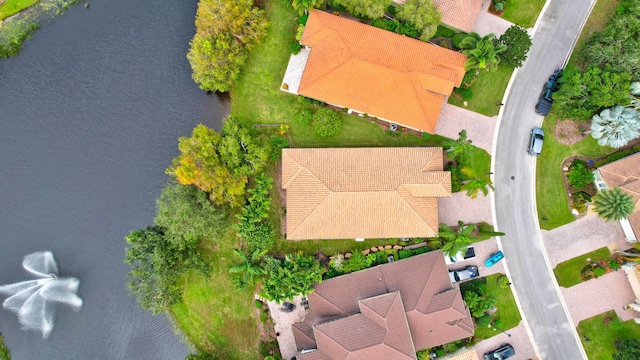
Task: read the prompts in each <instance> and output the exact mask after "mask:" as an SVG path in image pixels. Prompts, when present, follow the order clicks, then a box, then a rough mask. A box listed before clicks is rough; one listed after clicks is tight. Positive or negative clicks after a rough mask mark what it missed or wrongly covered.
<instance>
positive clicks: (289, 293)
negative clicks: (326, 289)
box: [260, 252, 325, 303]
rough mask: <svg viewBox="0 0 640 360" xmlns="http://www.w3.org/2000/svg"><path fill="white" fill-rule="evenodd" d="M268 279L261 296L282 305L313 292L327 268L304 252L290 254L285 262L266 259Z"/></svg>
mask: <svg viewBox="0 0 640 360" xmlns="http://www.w3.org/2000/svg"><path fill="white" fill-rule="evenodd" d="M265 260H266V262H267V264H265V271H266V272H267V275H266V278H265V279H264V281H263V283H262V292H261V293H260V295H261V296H262V297H263V298H265V299H267V300H273V301H275V302H277V303H281V302H283V301H285V300H292V299H293V298H294V297H295V296H297V295H307V294H310V293H311V292H312V291H313V285H314V284H316V283H321V282H322V274H324V272H325V268H324V267H322V266H321V265H320V263H319V262H318V261H317V260H316V259H314V258H313V256H307V255H303V254H302V252H298V253H296V254H289V255H287V256H286V257H285V259H284V261H281V260H278V259H276V258H273V257H268V256H267V257H265Z"/></svg>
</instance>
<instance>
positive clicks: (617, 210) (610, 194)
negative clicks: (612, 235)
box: [593, 187, 635, 221]
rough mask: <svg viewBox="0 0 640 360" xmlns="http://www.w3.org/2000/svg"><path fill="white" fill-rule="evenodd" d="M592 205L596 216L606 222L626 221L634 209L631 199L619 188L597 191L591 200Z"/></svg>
mask: <svg viewBox="0 0 640 360" xmlns="http://www.w3.org/2000/svg"><path fill="white" fill-rule="evenodd" d="M593 205H594V208H595V211H596V212H597V213H598V216H600V217H601V218H603V219H605V220H606V221H610V220H616V221H617V220H622V219H626V218H627V217H628V216H629V215H631V214H633V210H634V208H635V203H634V202H633V197H632V196H631V195H629V194H628V193H626V192H623V191H622V190H620V188H619V187H615V188H613V189H609V190H602V191H599V192H598V193H597V194H596V196H595V197H594V199H593Z"/></svg>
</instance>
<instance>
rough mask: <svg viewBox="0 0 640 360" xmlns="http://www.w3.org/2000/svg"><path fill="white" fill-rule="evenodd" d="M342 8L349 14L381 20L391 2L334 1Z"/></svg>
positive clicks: (381, 0)
mask: <svg viewBox="0 0 640 360" xmlns="http://www.w3.org/2000/svg"><path fill="white" fill-rule="evenodd" d="M335 2H336V3H338V4H340V5H342V6H344V7H345V8H346V9H347V11H348V12H349V13H351V14H352V15H355V16H358V17H366V18H369V19H377V18H381V17H382V16H383V15H384V12H385V11H386V10H387V8H388V7H389V5H391V0H335Z"/></svg>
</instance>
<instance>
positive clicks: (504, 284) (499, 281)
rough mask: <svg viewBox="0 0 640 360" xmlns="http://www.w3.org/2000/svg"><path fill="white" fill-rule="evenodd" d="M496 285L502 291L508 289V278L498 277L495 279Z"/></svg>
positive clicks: (504, 276)
mask: <svg viewBox="0 0 640 360" xmlns="http://www.w3.org/2000/svg"><path fill="white" fill-rule="evenodd" d="M496 283H497V284H498V286H499V287H500V288H502V289H506V288H508V287H509V284H510V283H509V278H508V277H507V276H506V275H500V276H499V277H498V278H497V279H496Z"/></svg>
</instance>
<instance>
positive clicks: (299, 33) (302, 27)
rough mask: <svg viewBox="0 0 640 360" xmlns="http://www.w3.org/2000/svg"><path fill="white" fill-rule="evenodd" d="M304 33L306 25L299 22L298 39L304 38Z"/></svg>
mask: <svg viewBox="0 0 640 360" xmlns="http://www.w3.org/2000/svg"><path fill="white" fill-rule="evenodd" d="M303 33H304V25H302V24H299V25H298V29H296V40H298V41H300V39H302V34H303Z"/></svg>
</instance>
